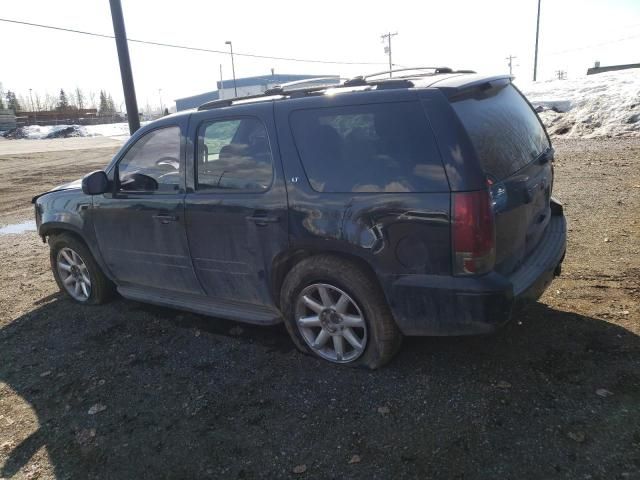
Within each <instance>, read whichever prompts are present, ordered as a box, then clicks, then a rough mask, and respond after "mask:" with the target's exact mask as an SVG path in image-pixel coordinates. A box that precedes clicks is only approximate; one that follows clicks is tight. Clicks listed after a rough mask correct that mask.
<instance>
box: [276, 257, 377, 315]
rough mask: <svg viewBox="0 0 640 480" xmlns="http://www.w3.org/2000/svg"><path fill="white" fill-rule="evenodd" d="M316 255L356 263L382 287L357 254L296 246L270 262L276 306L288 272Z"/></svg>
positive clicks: (369, 267)
mask: <svg viewBox="0 0 640 480" xmlns="http://www.w3.org/2000/svg"><path fill="white" fill-rule="evenodd" d="M317 256H332V257H336V258H340V259H343V260H345V261H347V262H350V263H352V264H354V265H356V266H357V267H359V268H360V269H362V270H363V271H364V272H366V273H367V274H368V275H369V277H371V279H372V280H373V281H374V282H376V283H377V284H378V286H380V288H381V289H382V285H381V283H380V280H379V278H378V275H377V274H376V272H375V270H374V269H373V267H372V266H371V264H370V263H369V262H367V261H366V260H365V259H363V258H362V257H360V256H358V255H355V254H353V253H348V252H344V251H340V250H315V249H310V248H296V249H292V250H288V251H286V252H283V253H282V254H280V255H279V256H278V257H276V258H275V259H274V261H273V264H272V269H271V291H272V292H271V293H272V296H273V298H274V300H275V302H276V305H277V307H278V308H281V305H280V292H281V290H282V285H283V283H284V279H285V278H286V277H287V275H288V274H289V272H290V271H291V270H292V269H293V268H294V267H295V266H296V265H298V264H299V263H300V262H301V261H303V260H306V259H307V258H311V257H317Z"/></svg>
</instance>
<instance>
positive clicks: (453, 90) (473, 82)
mask: <svg viewBox="0 0 640 480" xmlns="http://www.w3.org/2000/svg"><path fill="white" fill-rule="evenodd" d="M465 80H466V81H465ZM469 80H470V81H469ZM512 80H513V77H511V76H509V75H497V76H493V77H476V78H469V77H468V76H463V77H453V78H449V79H445V80H443V81H441V82H434V83H432V84H431V85H430V87H434V86H435V87H436V88H438V89H439V90H441V91H442V93H444V94H445V96H446V97H447V98H448V99H449V100H450V101H452V102H455V101H457V100H462V99H465V98H474V97H476V96H478V97H482V98H485V97H487V96H491V94H492V91H493V92H497V91H499V90H500V89H502V88H503V87H506V86H507V85H509V84H510V83H511V81H512Z"/></svg>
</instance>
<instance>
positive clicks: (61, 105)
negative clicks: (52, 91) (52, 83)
mask: <svg viewBox="0 0 640 480" xmlns="http://www.w3.org/2000/svg"><path fill="white" fill-rule="evenodd" d="M56 109H57V110H62V111H65V110H69V101H68V100H67V94H66V93H64V90H63V89H62V88H61V89H60V96H59V97H58V105H57V106H56Z"/></svg>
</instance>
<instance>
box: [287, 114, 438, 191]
mask: <svg viewBox="0 0 640 480" xmlns="http://www.w3.org/2000/svg"><path fill="white" fill-rule="evenodd" d="M291 128H292V131H293V136H294V139H295V142H296V146H297V147H298V152H299V153H300V157H301V159H302V163H303V165H304V169H305V171H306V173H307V177H308V178H309V182H310V183H311V186H312V187H313V189H314V190H316V191H318V192H432V191H445V190H447V189H448V186H447V181H446V178H445V174H444V169H443V167H442V162H441V160H440V156H439V153H438V151H437V148H436V145H435V141H434V138H433V135H432V133H431V130H430V128H429V126H428V124H427V120H426V118H425V115H424V112H423V110H422V107H421V106H420V105H419V104H418V103H415V102H404V103H384V104H369V105H357V106H348V107H332V108H318V109H312V110H298V111H296V112H293V113H292V114H291Z"/></svg>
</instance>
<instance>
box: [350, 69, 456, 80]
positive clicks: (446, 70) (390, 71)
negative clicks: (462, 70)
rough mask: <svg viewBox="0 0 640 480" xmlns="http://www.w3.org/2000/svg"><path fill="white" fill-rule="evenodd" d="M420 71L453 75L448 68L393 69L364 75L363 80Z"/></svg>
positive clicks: (451, 70)
mask: <svg viewBox="0 0 640 480" xmlns="http://www.w3.org/2000/svg"><path fill="white" fill-rule="evenodd" d="M421 70H433V74H437V73H453V69H451V68H449V67H413V68H408V67H405V68H393V69H391V70H384V71H382V72H376V73H371V74H369V75H365V76H364V77H363V78H364V79H365V80H366V79H367V78H371V77H379V76H380V75H388V74H390V73H396V72H411V71H421Z"/></svg>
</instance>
